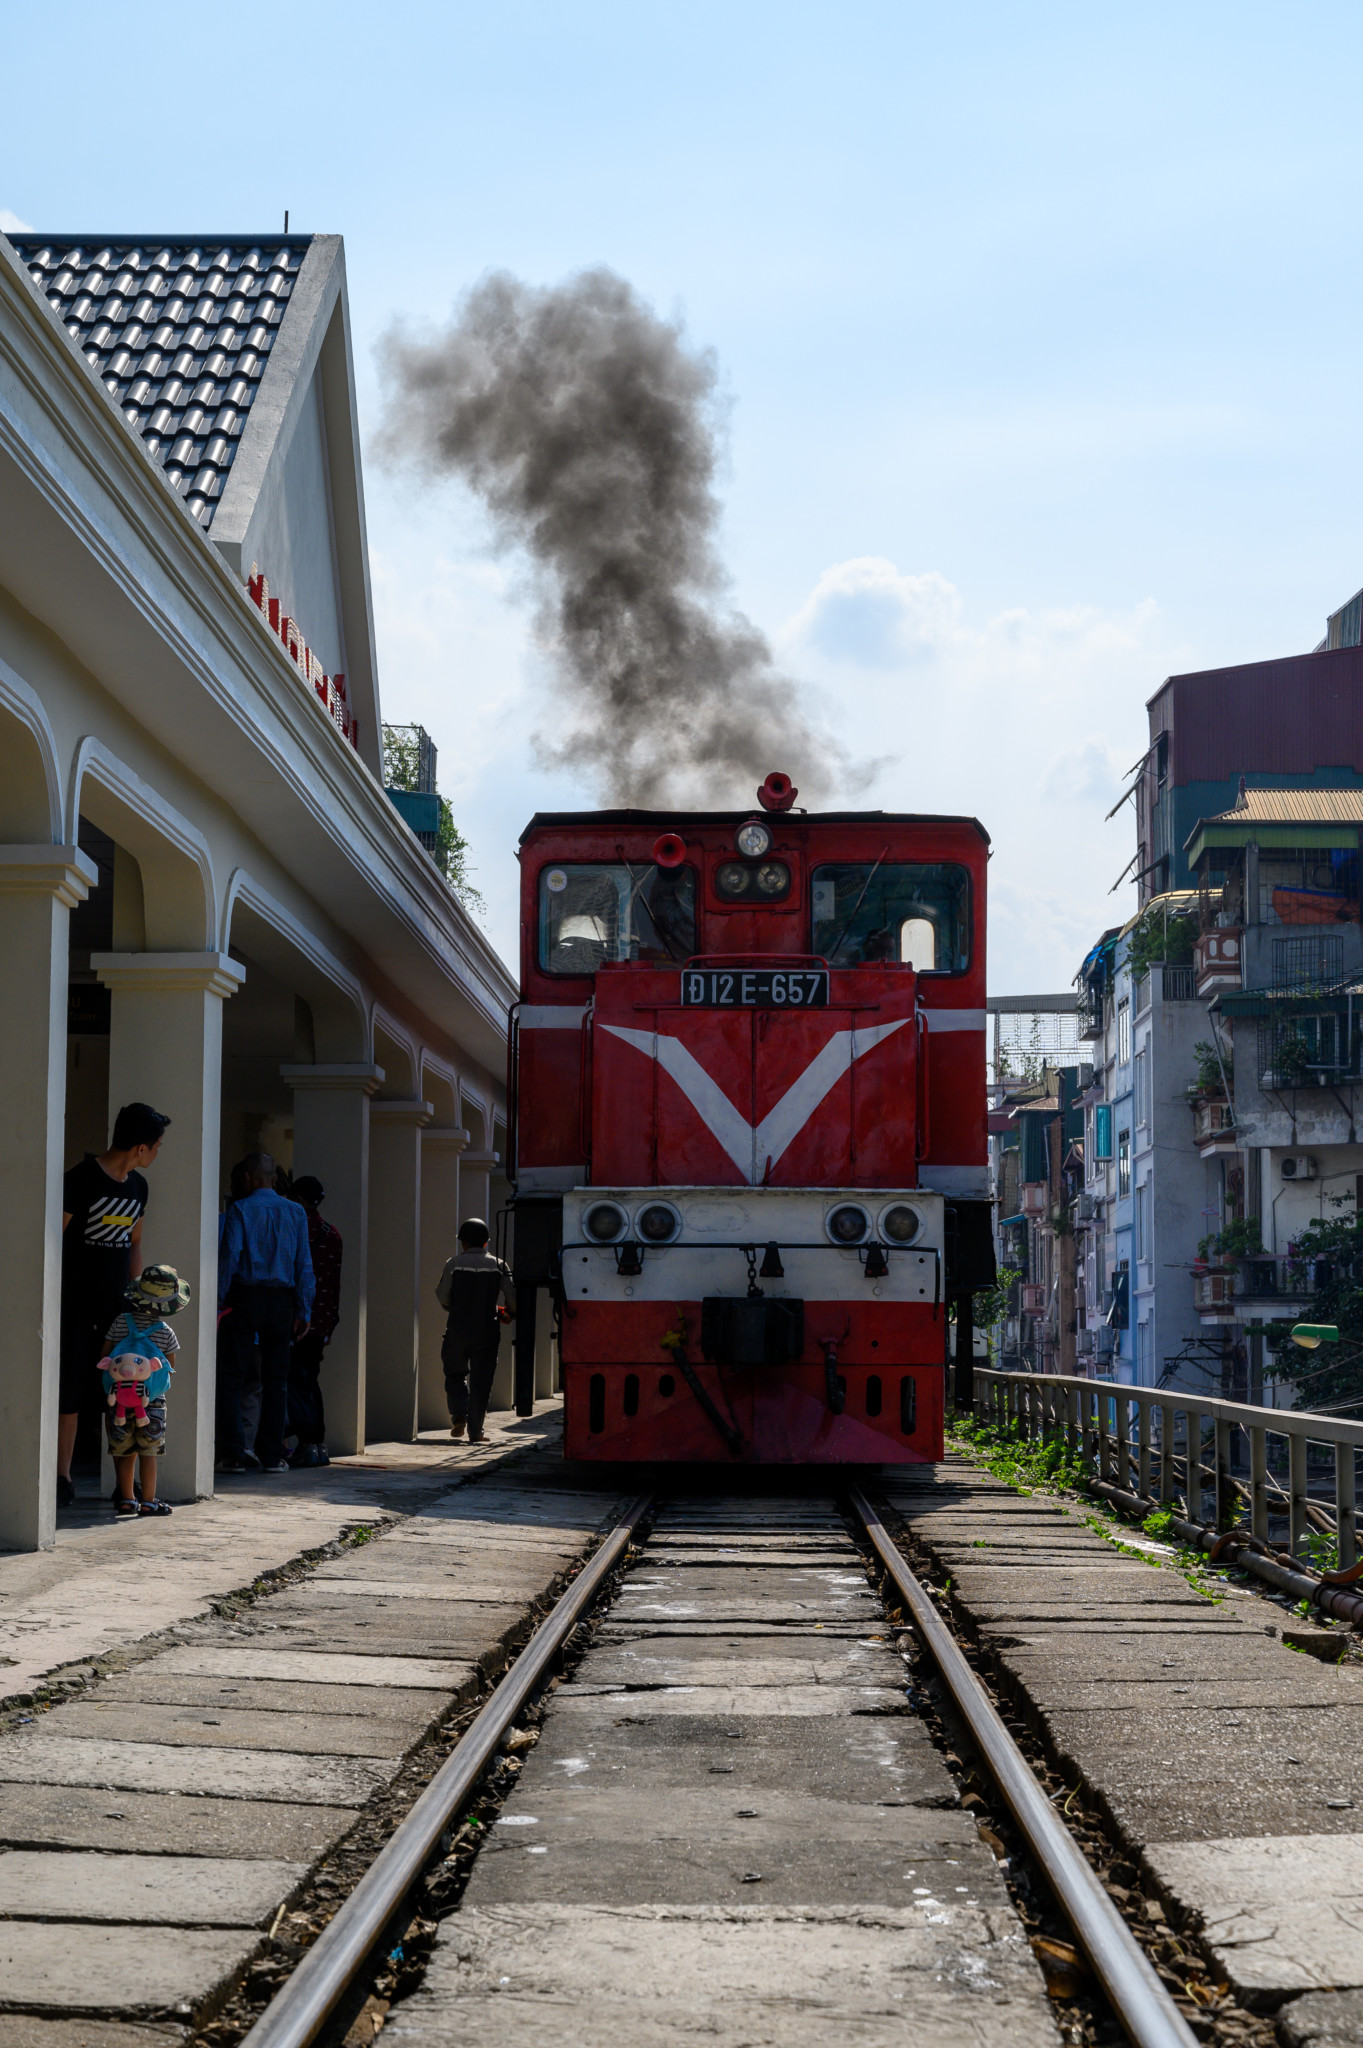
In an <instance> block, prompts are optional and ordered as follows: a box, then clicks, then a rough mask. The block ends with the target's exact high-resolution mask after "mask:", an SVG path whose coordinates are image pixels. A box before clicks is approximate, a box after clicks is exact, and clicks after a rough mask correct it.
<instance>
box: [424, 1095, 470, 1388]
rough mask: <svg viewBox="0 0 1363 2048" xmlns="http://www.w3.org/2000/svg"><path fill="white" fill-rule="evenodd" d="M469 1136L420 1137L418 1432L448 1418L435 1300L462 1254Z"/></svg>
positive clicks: (432, 1132)
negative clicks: (462, 1191) (451, 1262)
mask: <svg viewBox="0 0 1363 2048" xmlns="http://www.w3.org/2000/svg"><path fill="white" fill-rule="evenodd" d="M468 1147H469V1134H468V1132H467V1131H462V1130H458V1129H451V1128H450V1127H449V1126H448V1125H446V1126H443V1127H441V1128H438V1129H437V1128H435V1127H432V1128H431V1129H429V1130H425V1131H423V1132H422V1133H421V1270H420V1274H419V1277H418V1281H417V1329H418V1358H417V1398H416V1420H417V1428H418V1429H440V1428H441V1427H442V1426H444V1425H445V1424H447V1423H448V1422H449V1419H450V1411H449V1408H448V1406H447V1405H446V1401H445V1369H444V1367H443V1365H442V1364H441V1362H440V1343H441V1339H442V1338H443V1337H444V1334H445V1311H444V1309H443V1308H441V1306H440V1303H439V1302H438V1301H437V1300H436V1298H435V1289H436V1282H437V1281H438V1280H439V1278H440V1275H441V1272H442V1271H443V1269H444V1265H445V1261H446V1259H448V1258H449V1257H450V1256H451V1254H452V1253H453V1252H455V1251H457V1250H458V1248H459V1245H458V1230H459V1178H460V1174H459V1160H460V1154H461V1153H464V1152H467V1150H468Z"/></svg>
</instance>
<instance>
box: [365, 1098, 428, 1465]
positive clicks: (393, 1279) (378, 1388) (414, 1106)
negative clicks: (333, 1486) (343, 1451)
mask: <svg viewBox="0 0 1363 2048" xmlns="http://www.w3.org/2000/svg"><path fill="white" fill-rule="evenodd" d="M434 1115H435V1109H434V1107H433V1105H432V1104H431V1103H429V1102H371V1103H370V1105H369V1318H368V1357H369V1370H368V1377H367V1381H366V1392H365V1404H364V1405H365V1434H366V1435H367V1437H368V1439H369V1441H370V1442H371V1443H403V1444H406V1443H411V1441H412V1439H413V1438H414V1437H415V1435H416V1385H417V1318H418V1299H417V1290H418V1286H419V1282H420V1269H421V1133H422V1131H423V1130H424V1129H425V1127H426V1125H427V1124H428V1123H429V1122H430V1121H431V1118H432V1117H433V1116H434Z"/></svg>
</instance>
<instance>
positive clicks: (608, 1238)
mask: <svg viewBox="0 0 1363 2048" xmlns="http://www.w3.org/2000/svg"><path fill="white" fill-rule="evenodd" d="M582 1228H583V1230H584V1231H585V1233H586V1235H587V1236H588V1237H589V1238H590V1239H591V1241H592V1243H593V1244H614V1243H615V1242H616V1240H617V1239H618V1238H622V1237H623V1236H624V1234H625V1232H626V1231H627V1230H628V1229H629V1218H628V1216H627V1215H626V1214H625V1212H624V1210H623V1209H622V1208H621V1207H620V1205H619V1203H618V1202H593V1203H592V1206H591V1208H590V1209H588V1211H587V1213H586V1215H585V1216H584V1217H583V1219H582Z"/></svg>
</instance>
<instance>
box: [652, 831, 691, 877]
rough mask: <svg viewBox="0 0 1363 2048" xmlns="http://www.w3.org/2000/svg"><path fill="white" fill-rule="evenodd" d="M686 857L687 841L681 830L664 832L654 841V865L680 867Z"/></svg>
mask: <svg viewBox="0 0 1363 2048" xmlns="http://www.w3.org/2000/svg"><path fill="white" fill-rule="evenodd" d="M685 859H686V841H685V840H684V839H683V838H682V836H681V833H680V832H664V833H662V834H661V835H660V837H659V838H657V839H655V840H654V842H653V865H654V866H655V867H659V868H679V867H680V866H681V864H682V862H683V861H684V860H685Z"/></svg>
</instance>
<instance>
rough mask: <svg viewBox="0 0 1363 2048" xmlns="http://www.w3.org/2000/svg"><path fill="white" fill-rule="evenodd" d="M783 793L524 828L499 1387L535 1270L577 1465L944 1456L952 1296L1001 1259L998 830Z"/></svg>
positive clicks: (525, 1383)
mask: <svg viewBox="0 0 1363 2048" xmlns="http://www.w3.org/2000/svg"><path fill="white" fill-rule="evenodd" d="M796 794H797V792H796V791H795V790H794V789H793V788H792V786H791V783H790V780H789V778H788V777H786V776H782V775H771V776H768V778H767V780H766V782H765V783H764V784H763V786H762V788H761V790H759V791H758V797H759V801H760V806H761V807H760V808H759V809H756V810H754V811H753V812H751V813H747V812H742V811H738V812H732V813H729V812H723V813H715V812H692V813H669V812H653V811H590V812H578V813H571V814H564V815H541V816H538V817H535V818H534V819H532V820H531V822H530V824H529V825H528V826H527V828H526V831H525V833H524V835H523V837H522V840H521V867H522V895H521V903H522V916H521V933H522V938H521V999H520V1001H519V1003H518V1004H517V1005H516V1006H515V1008H514V1010H513V1013H512V1033H511V1095H512V1105H513V1110H512V1134H511V1141H510V1142H511V1149H512V1165H511V1171H512V1175H513V1182H514V1189H515V1193H514V1200H513V1210H512V1215H513V1239H512V1244H513V1250H512V1261H513V1269H514V1274H515V1280H516V1287H517V1307H518V1315H517V1335H516V1344H517V1391H518V1406H520V1407H521V1408H522V1411H523V1412H524V1411H525V1410H526V1408H527V1407H528V1405H529V1401H528V1397H529V1391H530V1388H531V1387H532V1385H533V1379H532V1374H533V1358H534V1341H535V1332H534V1319H535V1302H536V1292H537V1289H542V1288H548V1289H549V1290H550V1291H551V1293H552V1296H553V1299H554V1302H555V1306H556V1312H557V1315H558V1317H559V1355H560V1359H561V1363H562V1371H563V1391H564V1407H565V1422H566V1445H565V1449H566V1454H567V1455H568V1456H569V1457H574V1458H611V1459H637V1460H674V1461H686V1462H702V1461H704V1462H711V1461H716V1460H718V1461H728V1460H739V1461H742V1462H747V1463H753V1464H829V1463H837V1464H873V1463H874V1464H879V1463H885V1462H890V1463H893V1462H910V1463H912V1462H920V1461H923V1460H931V1459H935V1458H939V1457H940V1456H941V1454H942V1422H943V1381H944V1366H945V1362H946V1331H947V1314H948V1304H949V1303H950V1302H951V1301H953V1300H954V1299H956V1298H958V1297H960V1296H963V1295H966V1294H968V1292H969V1291H971V1290H973V1289H974V1288H976V1287H980V1286H984V1285H987V1284H988V1282H989V1281H990V1280H991V1279H992V1277H993V1253H992V1238H991V1233H990V1227H989V1202H988V1194H989V1189H988V1173H987V1165H986V1146H985V957H984V956H985V945H984V939H985V863H986V860H987V857H988V855H987V847H988V839H987V835H986V834H985V832H984V830H983V828H982V827H981V826H980V825H978V824H977V823H976V822H975V820H974V819H972V818H949V817H915V816H901V815H896V814H892V813H887V812H881V811H863V812H852V811H847V812H823V813H819V814H816V815H809V814H806V813H804V812H800V811H796V810H794V809H793V808H792V805H793V802H794V798H795V796H796ZM521 1397H524V1398H521Z"/></svg>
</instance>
